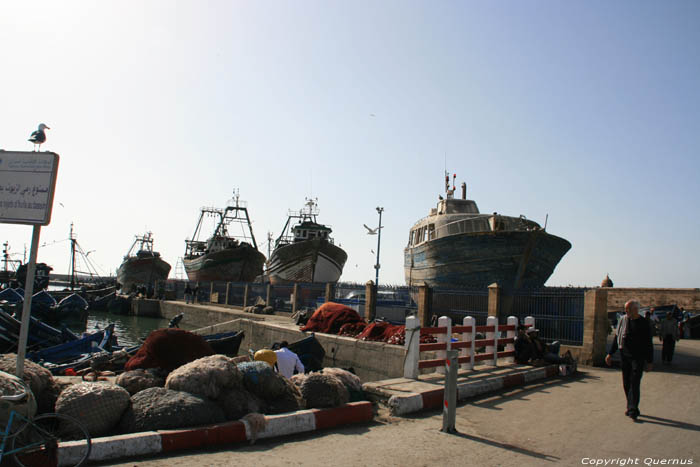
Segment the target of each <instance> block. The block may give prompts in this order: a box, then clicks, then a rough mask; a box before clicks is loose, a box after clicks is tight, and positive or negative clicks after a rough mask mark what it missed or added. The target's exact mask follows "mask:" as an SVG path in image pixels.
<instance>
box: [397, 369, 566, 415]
mask: <svg viewBox="0 0 700 467" xmlns="http://www.w3.org/2000/svg"><path fill="white" fill-rule="evenodd" d="M557 374H559V367H558V366H556V365H548V366H543V367H539V368H532V369H529V370H524V371H521V372H518V373H513V374H508V375H501V376H494V377H492V378H483V379H478V380H476V381H471V382H469V381H467V382H463V383H458V384H457V400H464V399H468V398H470V397H474V396H479V395H481V394H486V393H489V392H494V391H498V390H501V389H507V388H512V387H515V386H522V385H524V384H526V383H529V382H532V381H537V380H540V379H546V378H550V377H552V376H555V375H557ZM443 398H444V388H440V389H433V390H430V391H425V392H421V393H412V394H402V395H400V396H391V397H390V398H389V401H388V402H387V405H388V406H389V410H390V411H391V414H392V415H407V414H410V413H413V412H419V411H421V410H426V409H436V408H439V407H442V403H443Z"/></svg>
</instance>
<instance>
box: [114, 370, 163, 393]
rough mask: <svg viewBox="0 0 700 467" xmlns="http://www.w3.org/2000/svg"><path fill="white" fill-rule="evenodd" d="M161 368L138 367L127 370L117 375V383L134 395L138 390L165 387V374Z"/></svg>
mask: <svg viewBox="0 0 700 467" xmlns="http://www.w3.org/2000/svg"><path fill="white" fill-rule="evenodd" d="M162 373H163V370H161V369H159V368H148V369H146V370H144V369H143V368H138V369H136V370H131V371H125V372H124V373H122V374H121V375H119V376H117V381H116V383H117V385H118V386H121V387H123V388H124V389H126V390H127V391H128V392H129V394H131V395H132V396H133V395H134V394H136V393H137V392H140V391H143V390H144V389H148V388H157V387H163V386H164V385H165V375H163V374H162Z"/></svg>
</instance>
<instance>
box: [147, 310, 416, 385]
mask: <svg viewBox="0 0 700 467" xmlns="http://www.w3.org/2000/svg"><path fill="white" fill-rule="evenodd" d="M179 313H185V321H184V322H186V323H187V327H188V328H193V327H194V328H200V329H197V332H198V333H199V334H214V333H218V332H226V331H243V332H244V333H245V338H244V339H243V342H242V343H241V348H240V351H239V353H241V354H242V353H244V352H247V351H248V349H254V350H257V349H260V348H263V347H269V346H271V345H272V344H273V343H275V342H281V341H283V340H286V341H288V342H294V341H298V340H301V339H303V338H304V337H307V336H308V335H309V333H304V332H301V331H299V327H298V326H297V325H295V324H294V323H292V322H291V321H290V320H289V318H288V317H284V316H282V317H281V316H276V315H252V314H249V313H244V312H243V311H241V310H239V309H235V308H228V307H217V306H208V305H190V304H185V303H183V302H174V301H162V302H160V314H161V317H163V318H167V319H171V318H172V317H174V316H176V315H178V314H179ZM315 335H316V339H317V340H318V342H319V343H320V344H321V345H322V346H323V349H324V350H325V351H326V357H325V359H324V362H323V364H324V366H327V367H339V368H353V369H354V371H355V373H356V374H357V375H358V376H359V377H360V378H361V379H362V381H377V380H381V379H387V378H397V377H401V376H403V361H404V354H405V351H404V348H403V347H402V346H398V345H389V344H385V343H383V342H369V341H360V340H357V339H353V338H351V337H342V336H336V335H331V334H322V333H316V334H315Z"/></svg>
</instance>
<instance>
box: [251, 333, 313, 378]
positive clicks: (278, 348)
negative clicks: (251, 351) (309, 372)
mask: <svg viewBox="0 0 700 467" xmlns="http://www.w3.org/2000/svg"><path fill="white" fill-rule="evenodd" d="M253 359H254V360H256V361H262V362H266V363H268V364H269V365H270V366H271V367H272V368H274V369H275V371H277V373H279V374H281V375H282V376H284V377H285V378H287V379H289V378H291V377H292V376H293V375H294V373H295V372H296V373H304V364H303V363H301V360H299V356H298V355H297V354H295V353H294V352H292V351H291V350H289V343H288V342H287V341H282V342H280V343H279V344H275V345H274V346H273V349H262V350H258V351H257V352H255V355H254V356H253Z"/></svg>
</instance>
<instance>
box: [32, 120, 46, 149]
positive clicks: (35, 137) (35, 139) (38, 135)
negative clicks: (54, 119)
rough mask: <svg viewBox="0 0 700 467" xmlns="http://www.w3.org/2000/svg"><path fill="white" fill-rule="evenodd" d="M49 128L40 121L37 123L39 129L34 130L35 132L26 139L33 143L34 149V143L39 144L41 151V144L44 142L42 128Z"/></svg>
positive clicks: (44, 136) (44, 137)
mask: <svg viewBox="0 0 700 467" xmlns="http://www.w3.org/2000/svg"><path fill="white" fill-rule="evenodd" d="M50 129H51V128H49V127H47V126H46V124H44V123H40V124H39V129H38V130H36V131H35V132H33V133H32V135H31V136H30V137H29V139H28V140H27V141H29V142H31V143H32V144H33V145H34V150H35V151H36V145H37V144H38V145H39V151H41V145H42V144H44V143H45V142H46V133H44V130H50Z"/></svg>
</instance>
